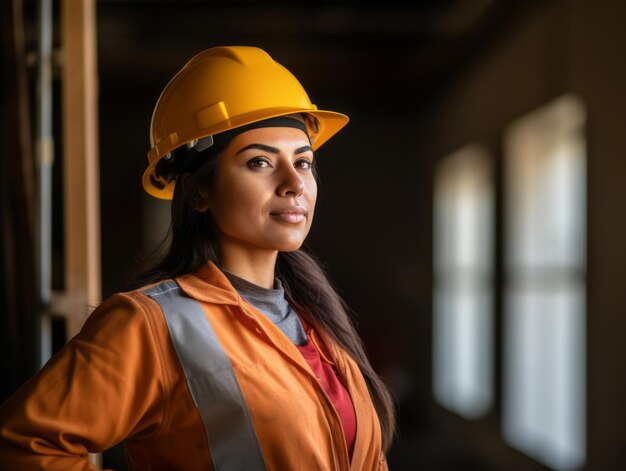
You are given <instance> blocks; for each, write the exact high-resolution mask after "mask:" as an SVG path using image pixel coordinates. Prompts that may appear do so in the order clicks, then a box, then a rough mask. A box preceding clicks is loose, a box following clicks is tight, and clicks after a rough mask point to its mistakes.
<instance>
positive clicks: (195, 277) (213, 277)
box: [176, 261, 239, 305]
mask: <svg viewBox="0 0 626 471" xmlns="http://www.w3.org/2000/svg"><path fill="white" fill-rule="evenodd" d="M176 282H177V283H178V285H179V286H180V287H181V288H182V290H183V291H184V292H185V293H187V294H188V295H189V296H191V297H192V298H194V299H197V300H199V301H205V302H207V303H213V304H230V305H237V304H239V295H238V294H237V291H235V288H233V285H231V283H230V281H228V278H226V276H224V274H223V273H222V272H221V270H220V269H219V268H217V266H216V265H215V264H214V263H213V262H211V261H208V262H207V263H206V264H204V265H203V266H202V267H200V268H199V269H198V270H196V271H195V272H193V273H187V274H185V275H181V276H178V277H176Z"/></svg>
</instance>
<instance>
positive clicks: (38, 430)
mask: <svg viewBox="0 0 626 471" xmlns="http://www.w3.org/2000/svg"><path fill="white" fill-rule="evenodd" d="M175 282H176V283H174V282H172V281H169V282H165V283H166V284H163V283H160V284H157V285H155V286H153V287H148V291H147V292H146V290H143V292H142V291H133V292H129V293H123V294H118V295H115V296H113V297H111V298H109V299H108V300H107V301H105V302H104V303H103V304H102V306H100V307H99V308H98V309H97V310H96V311H94V313H93V314H92V315H91V316H90V317H89V319H88V320H87V322H86V323H85V326H84V327H83V329H82V330H81V332H80V333H79V334H78V335H77V336H76V337H74V338H73V339H72V340H71V341H70V342H69V343H68V345H67V346H66V347H65V348H64V349H63V350H62V351H61V352H60V353H59V354H57V355H55V357H54V358H53V359H52V360H51V361H50V362H48V364H47V365H46V366H45V367H44V368H43V369H42V370H41V372H40V373H39V374H37V375H36V376H35V377H34V378H32V379H31V380H30V381H28V382H27V383H25V384H24V385H23V386H22V387H21V388H20V389H19V390H18V391H17V392H16V393H15V394H14V395H13V396H12V397H11V398H10V399H9V400H8V401H7V402H6V403H5V404H3V406H2V407H1V408H0V456H2V462H0V469H5V468H4V466H7V468H6V469H11V470H19V469H28V470H35V469H46V470H83V469H91V468H90V467H89V464H88V461H87V456H86V454H87V452H98V451H102V450H105V449H107V448H109V447H111V446H113V445H114V444H116V443H118V442H120V441H122V440H125V446H126V452H127V457H128V462H129V464H130V465H131V467H132V469H136V470H148V469H150V470H172V469H180V470H207V469H208V470H211V469H218V471H220V470H222V469H225V470H226V471H230V470H231V469H233V470H236V469H246V470H247V469H263V466H266V468H267V469H269V470H341V471H343V470H379V469H382V470H386V469H387V465H386V462H385V459H384V455H383V454H382V452H381V435H380V426H379V422H378V419H377V416H376V412H375V410H374V407H373V405H372V402H371V399H370V396H369V393H368V390H367V386H366V384H365V381H364V379H363V377H362V375H361V373H360V371H359V368H358V366H357V365H356V363H355V362H354V361H353V360H352V359H351V358H350V357H349V356H348V355H347V354H346V353H345V352H344V351H343V350H341V349H339V348H337V347H336V346H334V345H333V344H332V343H331V342H330V341H329V340H328V339H327V338H326V337H325V336H324V335H320V334H319V333H316V332H314V331H313V335H311V339H312V341H313V342H314V343H315V345H316V346H317V347H318V349H319V350H320V352H321V354H322V356H323V357H324V359H325V360H327V361H329V362H332V363H334V365H335V366H336V368H337V370H338V371H339V373H340V374H341V376H342V379H344V381H345V384H346V386H347V388H348V391H349V392H350V395H351V397H352V400H353V402H354V407H355V412H356V420H357V432H356V441H355V446H354V452H353V456H352V462H351V463H349V458H348V452H347V449H346V445H345V438H344V434H343V430H342V426H341V422H340V420H339V417H338V415H337V413H336V411H335V410H334V408H333V406H332V403H331V402H330V400H329V399H328V397H327V396H326V393H325V392H324V390H323V388H322V387H321V385H320V384H319V382H318V381H317V379H316V378H315V376H314V375H313V373H312V372H311V370H310V368H309V367H308V365H307V363H306V361H305V360H304V358H303V357H302V355H301V353H300V352H299V351H298V349H297V348H296V347H295V346H294V345H293V344H292V343H291V342H290V341H289V339H288V338H287V337H286V336H285V335H284V334H283V333H282V332H281V331H280V330H279V329H278V328H277V327H276V326H275V325H274V324H273V323H272V322H271V321H270V320H269V319H267V317H265V316H264V315H263V314H262V313H260V312H259V311H257V310H256V309H254V308H253V307H251V306H250V305H249V304H247V303H246V302H245V301H243V300H242V299H241V297H240V296H239V295H238V294H237V292H236V291H235V290H234V288H233V287H232V286H231V285H230V283H229V282H228V280H227V279H226V278H225V277H224V276H223V275H222V273H221V272H220V271H219V269H217V268H216V267H215V266H214V265H213V264H211V263H209V264H207V265H206V266H204V267H203V268H202V269H200V270H199V271H197V272H196V273H194V274H189V275H184V276H182V277H179V278H177V279H176V280H175ZM170 288H171V289H173V290H178V291H180V293H179V294H180V295H181V296H184V297H186V298H187V299H188V300H189V301H190V302H192V303H194V305H195V306H198V307H199V308H200V309H201V312H202V313H203V314H204V315H205V319H206V320H207V321H208V325H209V326H210V329H211V330H212V333H213V334H214V335H215V340H216V343H217V345H218V346H219V348H220V349H222V350H223V352H224V358H225V361H224V358H222V359H221V360H219V359H218V360H219V361H217V360H216V357H215V353H214V351H211V352H210V353H209V352H208V351H206V348H210V347H211V345H214V344H210V343H209V344H207V343H206V342H205V343H204V344H203V345H204V346H200V347H197V346H195V345H193V342H194V340H193V336H191V337H190V336H189V334H190V333H189V332H188V331H184V330H183V333H182V334H181V335H176V334H174V333H173V332H172V331H171V329H172V326H171V325H170V326H169V327H168V318H167V315H164V312H163V310H162V307H161V305H162V304H163V303H161V304H159V302H157V301H155V299H154V298H155V297H156V298H158V296H155V293H157V292H163V293H164V292H166V291H167V290H168V289H170ZM179 288H180V289H179ZM181 328H182V329H185V328H186V327H185V326H184V325H183V326H182V327H181ZM194 332H196V333H197V331H194ZM177 338H178V340H180V339H181V338H184V339H188V340H187V342H188V343H189V344H190V345H191V346H190V348H188V349H187V350H188V351H198V352H202V349H203V348H204V349H205V351H204V352H203V353H198V355H197V356H196V355H191V357H190V358H188V359H187V360H185V359H183V358H182V357H181V359H179V356H180V354H181V351H180V348H179V349H178V352H177V347H176V346H175V344H176V341H177ZM183 343H184V342H183ZM209 355H210V356H211V358H206V359H204V358H200V357H202V356H209ZM194 357H195V358H194ZM181 360H182V361H183V362H184V363H185V365H181ZM194 361H195V362H197V363H194ZM188 364H191V365H192V367H191V369H189V368H186V367H187V365H188ZM229 365H230V366H229ZM184 367H185V368H186V369H184ZM194 368H196V369H194ZM229 371H230V373H229ZM186 373H187V374H186ZM229 375H230V376H231V377H230V379H229ZM224 378H226V379H224ZM188 380H189V383H188ZM220 384H221V385H222V386H223V385H224V384H230V385H231V386H226V387H225V389H224V388H223V387H222V386H220ZM198 385H200V387H198ZM216 385H217V386H216ZM233 385H236V387H237V388H238V390H239V392H240V395H241V396H240V398H241V403H237V401H238V400H239V399H236V400H235V403H234V405H233V403H230V405H228V404H227V403H228V402H229V401H231V399H232V398H233V395H232V387H233ZM216 387H217V389H215V388H216ZM194 390H195V391H201V392H202V393H203V394H209V395H211V394H213V395H214V396H215V395H217V396H216V397H221V396H220V395H225V396H224V397H226V402H225V403H223V404H222V406H219V405H218V406H216V404H219V401H214V402H210V401H204V403H202V402H200V403H198V406H196V404H195V403H194V399H195V400H196V402H198V398H197V397H195V398H194V397H193V395H192V394H193V393H194ZM205 399H206V397H205ZM200 400H201V401H202V398H201V399H200ZM231 402H232V401H231ZM225 404H226V405H225ZM199 409H200V410H199ZM203 418H204V420H205V421H204V422H203ZM248 427H249V428H248ZM247 428H248V431H247V432H246V429H247ZM211 437H214V438H213V439H211ZM209 442H210V443H211V445H209ZM255 447H258V449H257V450H260V454H261V455H262V456H255V453H256V452H255V451H254V449H255ZM232 453H241V454H242V455H245V458H244V459H243V461H241V462H240V464H236V460H237V459H238V457H234V458H233V457H232ZM212 455H213V458H212ZM231 459H234V460H235V461H230V460H231ZM214 463H215V465H214ZM220 463H225V464H224V465H223V466H221V467H220V466H219V465H220ZM241 463H243V464H241ZM240 466H242V467H240ZM250 466H253V467H252V468H251V467H250ZM257 467H258V468H257Z"/></svg>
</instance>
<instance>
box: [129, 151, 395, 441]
mask: <svg viewBox="0 0 626 471" xmlns="http://www.w3.org/2000/svg"><path fill="white" fill-rule="evenodd" d="M225 147H226V145H222V146H220V149H214V150H211V149H209V150H208V151H205V152H204V153H203V155H202V158H203V160H204V163H203V164H202V165H201V166H200V167H199V168H198V170H196V171H195V172H193V173H187V174H185V178H186V181H185V182H184V184H182V183H183V182H181V181H180V180H182V178H180V177H179V181H178V182H177V184H176V186H175V189H174V197H173V200H172V208H171V212H172V214H171V224H170V228H169V231H168V234H167V236H166V238H165V240H164V241H163V244H162V255H161V256H160V259H159V260H158V262H157V263H156V264H155V266H154V267H153V268H150V269H149V270H147V271H145V272H144V273H142V274H140V275H138V276H136V277H134V278H133V280H132V282H131V283H129V284H128V285H127V287H126V288H127V289H136V288H139V287H141V286H144V285H146V284H150V283H155V282H157V281H161V280H164V279H169V278H174V277H177V276H180V275H183V274H185V273H190V272H193V271H195V270H197V269H199V268H200V267H202V266H203V265H204V264H206V263H207V260H210V261H212V262H213V263H215V264H216V265H218V266H219V265H220V254H219V246H218V244H217V238H216V237H215V229H214V226H213V220H212V218H211V215H210V214H209V211H204V212H198V211H196V209H194V205H193V201H194V198H196V197H197V195H198V190H199V189H200V188H203V187H206V186H207V185H211V183H212V181H213V178H214V175H215V169H216V167H217V162H218V159H219V157H220V154H221V151H222V150H223V149H224V148H225ZM314 171H315V170H314ZM276 276H277V277H278V278H279V279H280V281H281V282H282V284H283V286H284V288H285V295H286V297H287V300H288V301H289V302H290V304H292V306H294V308H295V309H296V310H297V311H298V312H299V313H300V314H301V315H302V316H303V317H305V320H306V321H307V322H309V323H310V324H311V325H313V326H314V327H315V328H317V329H321V330H322V331H323V332H324V333H326V335H328V336H329V337H330V338H331V339H332V340H333V341H334V342H336V343H337V344H338V345H339V346H340V347H341V348H343V349H344V350H345V351H346V352H348V354H349V355H350V356H351V357H352V358H353V359H354V361H355V362H356V363H357V364H358V365H359V368H360V370H361V373H362V374H363V376H364V378H365V381H366V383H367V386H368V389H369V393H370V396H371V398H372V402H373V404H374V407H375V408H376V412H377V413H378V418H379V421H380V425H381V432H382V439H383V449H384V450H385V451H387V450H388V449H389V447H390V446H391V442H392V440H393V436H394V433H395V425H396V416H395V408H394V405H393V400H392V397H391V395H390V393H389V390H388V389H387V387H386V386H385V384H384V383H383V381H382V380H381V378H380V377H379V376H378V375H377V374H376V372H375V371H374V369H373V368H372V366H371V365H370V362H369V360H368V358H367V355H366V354H365V349H364V347H363V343H362V341H361V339H360V337H359V335H358V333H357V331H356V329H355V327H354V324H353V322H352V319H351V317H350V315H349V309H348V307H347V305H346V303H345V302H344V301H343V299H341V297H340V296H339V295H338V294H337V292H336V291H335V289H334V288H333V287H332V285H331V283H330V282H329V280H328V278H327V277H326V274H325V273H324V270H323V269H322V267H321V266H320V264H319V263H318V262H317V260H316V259H315V258H314V257H313V256H312V255H310V254H307V253H306V252H305V251H304V250H302V249H299V250H296V251H293V252H279V253H278V259H277V262H276Z"/></svg>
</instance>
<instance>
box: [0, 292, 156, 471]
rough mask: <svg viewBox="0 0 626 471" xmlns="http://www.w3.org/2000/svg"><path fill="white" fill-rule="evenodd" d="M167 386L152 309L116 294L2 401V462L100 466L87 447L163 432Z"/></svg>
mask: <svg viewBox="0 0 626 471" xmlns="http://www.w3.org/2000/svg"><path fill="white" fill-rule="evenodd" d="M164 387H165V386H164V382H163V375H162V371H161V362H160V359H159V351H158V346H157V345H156V344H155V341H154V336H153V334H152V330H151V327H150V323H149V322H148V319H147V317H146V313H145V312H144V310H143V309H142V307H141V306H140V304H139V303H138V302H137V301H136V300H134V299H133V298H132V297H130V296H128V295H116V296H113V297H111V298H109V299H108V300H107V301H105V302H104V303H103V304H102V306H100V307H99V308H98V309H97V310H96V311H95V312H94V313H93V314H92V315H91V316H90V317H89V319H88V320H87V322H86V323H85V325H84V326H83V328H82V330H81V331H80V333H79V334H78V335H77V336H76V337H74V338H73V339H72V340H71V341H70V342H69V343H68V344H67V345H66V346H65V347H64V348H63V349H62V350H61V351H60V352H59V353H58V354H57V355H55V356H54V357H53V358H52V359H51V360H50V361H49V362H48V363H47V364H46V365H45V366H44V367H43V369H42V370H41V371H40V372H39V373H38V374H37V375H35V376H34V377H33V378H31V379H30V380H29V381H28V382H26V383H25V384H24V385H23V386H22V387H21V388H20V389H18V390H17V391H16V392H15V394H13V396H11V397H10V398H9V399H8V400H7V401H6V402H5V403H4V404H3V405H2V406H1V407H0V456H1V457H2V458H1V459H0V469H10V470H20V469H24V470H26V469H27V470H35V469H45V470H64V471H66V470H71V471H74V470H87V469H94V468H92V467H91V465H90V464H89V462H88V455H87V453H89V452H100V451H102V450H105V449H107V448H110V447H111V446H113V445H115V444H116V443H118V442H120V441H122V440H123V439H125V438H126V437H128V436H133V435H137V434H141V436H142V437H143V436H145V437H150V436H152V435H154V434H156V433H158V431H159V428H160V425H161V424H162V423H163V410H164V407H163V402H164Z"/></svg>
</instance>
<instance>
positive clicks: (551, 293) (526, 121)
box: [503, 96, 586, 470]
mask: <svg viewBox="0 0 626 471" xmlns="http://www.w3.org/2000/svg"><path fill="white" fill-rule="evenodd" d="M584 121H585V112H584V109H583V106H582V105H581V103H580V102H579V101H578V100H577V99H576V98H575V97H572V96H565V97H562V98H560V99H558V100H556V101H554V102H552V103H550V104H548V105H546V106H544V107H542V108H540V109H539V110H537V111H535V112H532V113H530V114H529V115H526V116H524V117H522V118H520V119H519V120H517V121H515V122H514V123H513V124H512V125H511V126H509V128H508V129H507V132H506V134H505V141H504V144H505V158H506V160H505V165H506V168H505V182H504V184H505V186H504V187H505V193H506V197H505V198H506V199H505V208H504V209H505V231H506V236H505V243H506V247H505V248H506V254H505V293H504V295H505V298H504V309H505V312H504V319H503V322H504V332H503V334H504V338H503V345H504V352H503V353H504V364H503V365H504V371H503V379H504V384H503V432H504V436H505V440H507V442H509V443H510V444H511V445H513V446H514V447H515V448H517V449H519V450H521V451H523V452H525V453H526V454H528V455H530V456H532V457H533V458H535V459H537V460H539V461H541V462H543V463H544V464H546V465H548V466H549V467H551V468H554V469H557V470H570V469H578V468H580V467H581V466H582V465H583V464H584V461H585V420H586V419H585V376H586V373H585V371H586V367H585V358H586V356H585V317H586V314H585V278H586V275H585V271H586V270H585V260H586V253H585V243H586V241H585V240H586V218H585V212H586V185H585V178H586V165H585V161H586V159H585V136H584Z"/></svg>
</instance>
